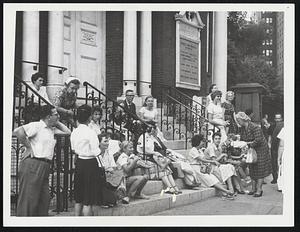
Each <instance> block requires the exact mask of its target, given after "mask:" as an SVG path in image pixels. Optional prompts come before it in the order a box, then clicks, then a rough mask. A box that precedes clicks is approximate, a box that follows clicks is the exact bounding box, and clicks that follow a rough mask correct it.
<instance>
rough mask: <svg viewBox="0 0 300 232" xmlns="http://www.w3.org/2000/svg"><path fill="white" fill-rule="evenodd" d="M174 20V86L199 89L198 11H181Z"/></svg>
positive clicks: (199, 41) (199, 40)
mask: <svg viewBox="0 0 300 232" xmlns="http://www.w3.org/2000/svg"><path fill="white" fill-rule="evenodd" d="M175 20H176V87H181V88H187V89H193V90H200V86H201V38H200V31H201V29H202V28H203V27H204V26H205V25H204V24H203V22H202V20H201V18H200V15H199V13H198V12H191V11H181V12H180V13H179V14H176V15H175Z"/></svg>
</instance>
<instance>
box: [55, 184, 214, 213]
mask: <svg viewBox="0 0 300 232" xmlns="http://www.w3.org/2000/svg"><path fill="white" fill-rule="evenodd" d="M182 192H183V193H182V194H179V195H176V199H174V197H173V195H171V194H163V195H161V194H160V193H157V194H153V195H151V196H150V197H151V199H149V200H133V201H131V202H130V203H129V204H128V205H124V204H120V205H118V206H115V207H113V208H108V209H103V208H101V207H97V208H96V212H95V216H145V215H151V214H154V213H157V212H161V211H164V210H168V209H171V208H175V207H178V206H183V205H188V204H192V203H194V202H198V201H201V200H204V199H207V198H209V197H213V196H215V195H216V190H215V189H214V188H202V187H200V188H199V190H190V189H184V190H182ZM174 200H175V201H174ZM50 216H74V208H69V211H68V212H61V213H59V214H55V215H53V213H52V215H50Z"/></svg>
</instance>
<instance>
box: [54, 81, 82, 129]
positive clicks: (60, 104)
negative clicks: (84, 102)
mask: <svg viewBox="0 0 300 232" xmlns="http://www.w3.org/2000/svg"><path fill="white" fill-rule="evenodd" d="M79 87H80V80H79V79H78V78H76V77H69V78H68V79H67V80H66V81H65V87H64V88H63V89H61V90H59V91H58V92H57V93H56V94H55V98H54V102H53V104H54V106H55V107H56V109H57V111H58V113H59V115H60V117H61V120H62V122H64V123H70V124H71V125H72V126H73V127H77V126H76V123H75V120H74V116H75V112H74V110H75V109H76V108H77V105H76V101H77V91H78V89H79Z"/></svg>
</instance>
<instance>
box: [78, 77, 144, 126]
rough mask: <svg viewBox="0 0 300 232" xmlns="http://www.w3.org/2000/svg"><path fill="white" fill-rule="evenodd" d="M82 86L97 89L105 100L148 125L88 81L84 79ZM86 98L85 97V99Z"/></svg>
mask: <svg viewBox="0 0 300 232" xmlns="http://www.w3.org/2000/svg"><path fill="white" fill-rule="evenodd" d="M83 86H89V87H91V88H92V89H94V90H95V91H97V92H98V93H99V94H100V95H102V96H103V97H105V98H106V99H107V100H109V101H111V102H113V104H115V105H117V106H118V107H120V108H122V109H123V110H124V111H125V112H126V113H127V114H129V115H130V116H131V117H132V118H134V119H135V120H139V121H141V122H142V123H143V124H144V125H146V126H149V124H148V123H147V122H146V121H144V120H143V119H141V118H140V117H139V116H137V115H136V114H133V113H132V112H130V111H128V110H127V109H125V108H124V106H122V105H120V103H118V102H117V101H115V100H113V99H111V98H110V97H108V96H107V95H106V94H104V93H103V92H101V91H100V90H99V89H97V88H96V87H95V86H93V85H91V84H90V83H89V82H87V81H85V82H83ZM85 100H87V99H85Z"/></svg>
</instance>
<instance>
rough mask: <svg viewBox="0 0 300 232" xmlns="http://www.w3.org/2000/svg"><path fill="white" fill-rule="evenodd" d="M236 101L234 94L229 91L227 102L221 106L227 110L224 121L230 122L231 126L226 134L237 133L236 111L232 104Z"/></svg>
mask: <svg viewBox="0 0 300 232" xmlns="http://www.w3.org/2000/svg"><path fill="white" fill-rule="evenodd" d="M233 99H234V92H232V91H228V92H227V93H226V100H225V102H223V103H222V104H221V107H222V108H224V109H225V112H224V119H225V121H229V126H228V127H226V133H227V134H228V133H233V134H236V133H237V124H236V121H235V110H234V106H233V104H232V101H233Z"/></svg>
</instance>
